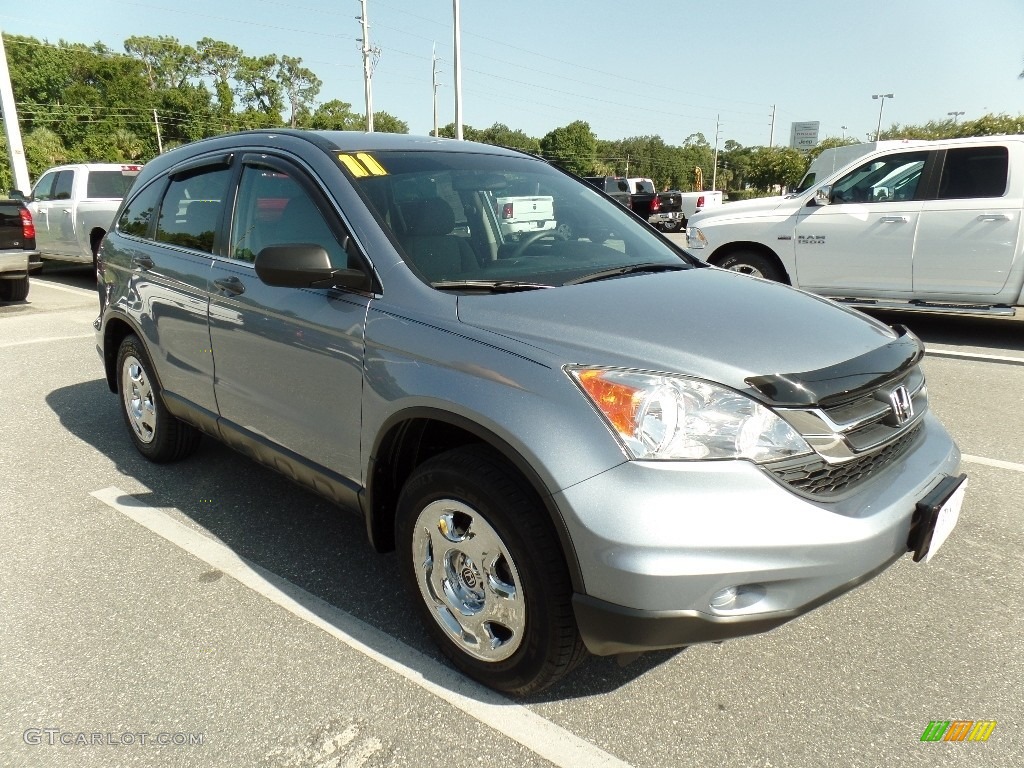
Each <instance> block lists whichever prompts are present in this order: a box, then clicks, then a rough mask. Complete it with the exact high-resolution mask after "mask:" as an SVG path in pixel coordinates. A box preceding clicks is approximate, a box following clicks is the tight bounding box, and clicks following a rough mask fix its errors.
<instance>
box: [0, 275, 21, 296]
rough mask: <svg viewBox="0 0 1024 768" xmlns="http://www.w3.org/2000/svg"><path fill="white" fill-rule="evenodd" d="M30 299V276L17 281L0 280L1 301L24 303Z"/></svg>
mask: <svg viewBox="0 0 1024 768" xmlns="http://www.w3.org/2000/svg"><path fill="white" fill-rule="evenodd" d="M27 298H28V275H25V277H21V278H18V279H17V280H0V301H24V300H25V299H27Z"/></svg>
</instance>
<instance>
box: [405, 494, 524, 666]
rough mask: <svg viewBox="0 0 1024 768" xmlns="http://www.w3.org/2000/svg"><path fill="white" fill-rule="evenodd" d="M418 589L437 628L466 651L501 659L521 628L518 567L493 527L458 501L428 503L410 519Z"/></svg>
mask: <svg viewBox="0 0 1024 768" xmlns="http://www.w3.org/2000/svg"><path fill="white" fill-rule="evenodd" d="M413 530H414V534H413V541H412V549H413V551H412V556H413V566H414V568H415V571H416V581H417V584H418V585H419V589H420V594H421V595H422V597H423V599H424V600H425V601H426V603H427V606H428V608H429V609H430V613H431V615H432V616H433V617H434V619H435V620H436V621H437V623H438V625H440V627H441V629H443V630H444V632H445V633H446V634H447V635H448V636H449V637H450V638H451V639H452V640H453V641H454V642H455V643H456V645H458V647H459V648H460V649H461V650H462V651H464V652H465V653H467V654H469V655H470V656H472V657H474V658H476V659H480V660H482V661H488V662H495V661H503V660H505V659H507V658H508V657H510V656H511V655H512V654H513V653H515V652H516V649H518V648H519V646H520V644H521V643H522V640H523V634H524V632H525V629H526V609H525V605H524V601H523V596H522V595H521V594H520V590H519V585H520V583H521V582H520V580H519V572H518V571H517V570H516V564H515V563H514V562H513V560H512V557H511V555H510V554H509V551H508V547H507V546H506V545H505V543H504V542H503V541H502V540H501V537H500V536H499V535H498V533H497V531H495V530H494V528H492V527H491V525H490V524H489V523H488V522H487V521H486V520H485V519H484V518H483V517H482V516H481V515H480V514H479V513H478V512H477V511H476V510H474V509H472V508H471V507H469V506H467V505H466V504H464V503H462V502H460V501H454V500H452V499H441V500H438V501H434V502H432V503H430V504H428V505H427V506H426V507H424V509H423V510H422V511H421V512H420V513H419V515H418V516H417V518H416V522H415V524H414V529H413Z"/></svg>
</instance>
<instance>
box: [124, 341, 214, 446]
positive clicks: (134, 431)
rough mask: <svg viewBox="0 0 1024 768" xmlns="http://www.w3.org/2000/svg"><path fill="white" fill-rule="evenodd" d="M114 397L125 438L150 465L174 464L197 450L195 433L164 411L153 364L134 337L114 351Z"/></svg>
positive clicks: (197, 436) (196, 435)
mask: <svg viewBox="0 0 1024 768" xmlns="http://www.w3.org/2000/svg"><path fill="white" fill-rule="evenodd" d="M117 394H118V397H119V399H120V401H121V416H122V417H124V423H125V426H127V427H128V434H129V435H131V438H132V442H133V443H135V447H136V448H137V449H138V451H139V453H141V454H142V455H143V456H145V457H146V458H147V459H149V460H150V461H154V462H158V463H162V462H169V461H177V460H179V459H183V458H185V457H186V456H188V455H189V454H191V453H193V452H194V451H195V450H196V448H198V447H199V439H200V437H201V435H200V433H199V431H198V430H197V429H196V428H195V427H193V426H191V425H190V424H186V423H185V422H183V421H181V420H180V419H178V418H177V417H175V416H173V415H171V413H170V412H169V411H168V410H167V406H166V405H165V404H164V399H163V396H162V395H161V390H160V382H158V381H157V379H156V376H155V375H154V373H153V364H152V362H150V359H149V355H148V354H146V350H145V347H144V346H143V345H142V342H141V341H140V340H139V337H138V336H135V335H129V336H126V337H125V338H124V341H122V342H121V346H120V347H119V348H118V351H117Z"/></svg>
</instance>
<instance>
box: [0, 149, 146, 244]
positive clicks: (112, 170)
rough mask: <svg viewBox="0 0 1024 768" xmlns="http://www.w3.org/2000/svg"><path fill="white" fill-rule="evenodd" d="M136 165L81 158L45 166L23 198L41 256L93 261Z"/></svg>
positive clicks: (18, 193)
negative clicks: (83, 161)
mask: <svg viewBox="0 0 1024 768" xmlns="http://www.w3.org/2000/svg"><path fill="white" fill-rule="evenodd" d="M140 170H142V166H141V165H128V164H126V165H121V164H115V163H87V164H81V165H60V166H57V167H56V168H50V169H49V170H47V171H46V172H45V173H43V175H42V176H40V177H39V180H38V181H37V182H36V183H35V186H34V187H32V194H31V195H30V196H29V197H28V198H25V197H24V195H23V194H22V193H20V192H18V191H17V190H15V192H14V193H13V194H12V196H14V197H21V198H22V199H24V200H25V202H26V203H27V204H28V209H29V211H31V212H32V219H33V221H34V222H35V228H36V247H37V248H38V249H39V253H40V255H41V256H42V257H43V258H44V259H57V260H60V261H75V262H81V263H83V264H95V262H96V250H97V249H98V248H99V245H100V240H102V239H103V235H105V234H106V233H107V230H108V229H110V225H111V223H112V222H113V220H114V214H115V213H116V212H117V209H118V206H120V205H121V199H122V198H123V197H124V195H125V193H126V192H127V191H128V188H129V187H130V186H131V184H132V181H133V180H134V179H135V177H136V176H138V175H139V171H140Z"/></svg>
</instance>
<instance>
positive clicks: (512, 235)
mask: <svg viewBox="0 0 1024 768" xmlns="http://www.w3.org/2000/svg"><path fill="white" fill-rule="evenodd" d="M494 212H495V214H496V215H497V217H498V224H499V226H500V227H501V234H502V235H503V236H504V237H506V238H508V239H512V240H515V239H517V238H521V237H522V236H523V235H528V234H531V233H534V232H546V231H549V230H553V229H554V228H555V223H556V222H555V199H554V198H553V197H551V195H518V196H512V197H495V198H494Z"/></svg>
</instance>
